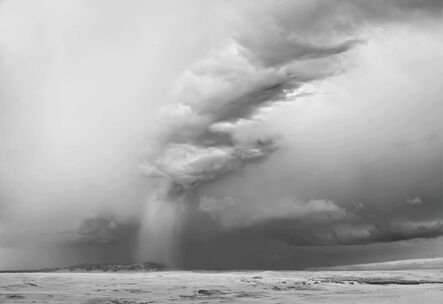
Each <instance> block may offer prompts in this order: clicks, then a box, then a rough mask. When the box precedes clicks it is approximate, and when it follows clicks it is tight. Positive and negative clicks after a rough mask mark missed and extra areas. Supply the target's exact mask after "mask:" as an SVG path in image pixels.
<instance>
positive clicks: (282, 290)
mask: <svg viewBox="0 0 443 304" xmlns="http://www.w3.org/2000/svg"><path fill="white" fill-rule="evenodd" d="M442 298H443V272H442V271H441V270H438V271H437V270H410V271H381V272H379V271H358V272H357V271H313V272H305V271H264V272H187V271H161V272H144V273H136V272H133V273H91V272H88V273H0V303H89V304H102V303H103V304H104V303H108V304H134V303H139V304H140V303H419V302H418V301H420V303H442V302H441V301H442Z"/></svg>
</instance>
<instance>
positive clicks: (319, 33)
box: [140, 1, 439, 262]
mask: <svg viewBox="0 0 443 304" xmlns="http://www.w3.org/2000/svg"><path fill="white" fill-rule="evenodd" d="M269 4H270V3H264V4H263V5H260V6H258V7H252V6H251V3H249V2H242V3H241V4H239V6H240V8H241V10H240V11H242V9H245V8H246V10H244V11H243V13H244V16H243V15H242V17H243V18H245V19H247V20H249V18H256V19H254V20H252V21H245V22H244V24H241V26H243V27H241V26H240V29H236V31H234V33H230V34H229V35H228V39H226V41H224V42H222V43H221V45H220V46H219V48H217V49H214V50H213V51H212V53H210V54H208V55H207V56H206V57H205V58H203V59H201V60H199V61H198V62H195V63H194V64H193V65H191V66H190V67H189V68H188V69H187V70H186V71H185V72H184V73H183V74H182V75H181V77H179V79H178V81H177V83H176V87H175V90H174V94H173V96H174V97H173V99H172V101H171V102H169V103H168V104H167V105H165V106H164V107H163V108H162V111H161V115H160V117H159V120H158V124H159V125H160V124H161V125H162V131H161V132H160V134H158V136H157V138H156V140H154V142H155V143H152V142H151V144H152V145H153V146H154V148H151V151H150V153H149V156H148V157H147V161H146V162H145V163H144V164H143V166H142V167H143V171H144V172H145V173H146V174H147V175H148V176H150V177H152V178H155V179H158V181H157V186H156V187H157V190H155V191H154V194H153V196H152V197H151V198H150V199H149V200H148V203H147V209H146V211H145V212H146V216H145V219H144V220H143V223H144V224H143V226H144V227H143V228H142V233H141V236H140V237H141V251H142V253H141V255H142V256H143V257H145V258H146V257H148V258H154V259H156V260H158V259H159V257H160V258H163V259H164V260H166V261H167V262H171V261H173V260H175V258H176V256H174V255H175V254H177V252H178V251H179V248H178V246H179V240H180V231H181V230H182V228H183V227H182V225H183V224H184V222H183V221H184V220H185V218H186V210H187V208H188V206H190V205H195V204H196V203H198V202H199V201H200V198H199V197H198V195H197V192H198V189H199V188H201V187H202V185H205V184H208V183H215V182H217V181H218V180H220V179H221V178H223V177H224V176H226V175H227V174H229V173H232V172H234V171H236V170H238V169H240V168H242V167H243V166H245V165H246V164H248V163H252V162H257V161H262V160H264V159H266V157H268V156H269V155H270V154H271V153H272V152H273V151H275V150H276V149H277V143H276V136H275V134H268V133H269V132H268V133H267V132H260V131H255V132H254V131H251V130H253V129H254V127H255V126H258V125H260V120H261V117H262V116H263V115H265V113H266V111H268V110H269V109H271V108H273V107H276V106H278V105H279V104H280V103H282V102H288V101H294V100H296V99H297V96H298V95H299V94H303V86H304V85H305V84H308V83H311V82H313V81H316V80H320V79H323V78H325V77H329V76H332V75H335V74H338V73H340V72H341V71H342V70H343V68H342V67H341V66H340V65H339V64H336V61H335V60H334V58H335V57H336V55H338V54H341V53H344V52H347V51H348V50H350V49H351V48H352V47H354V46H356V45H357V44H359V43H360V41H361V40H359V39H356V38H354V36H355V30H356V29H357V28H359V27H361V26H364V25H366V24H368V23H371V22H388V21H399V20H402V19H403V18H404V17H405V16H408V15H409V16H411V15H415V16H419V15H420V14H423V13H425V14H428V13H429V12H432V11H433V8H436V7H439V3H438V2H435V1H428V2H427V3H426V5H419V4H418V2H417V1H405V2H395V1H391V2H389V3H388V4H385V5H382V6H383V7H384V8H385V9H384V10H383V11H381V10H380V9H379V7H380V3H379V2H378V1H376V3H372V2H371V3H368V2H363V1H355V2H350V1H333V2H331V3H329V4H326V3H324V2H318V1H313V2H312V3H311V2H309V3H306V2H297V1H295V2H285V1H282V2H280V5H276V6H273V5H269ZM343 11H346V12H347V14H343ZM245 12H246V13H245ZM263 12H266V17H264V16H263ZM254 14H256V16H255V17H254ZM153 251H155V252H156V253H155V254H154V255H153V254H152V252H153ZM167 253H169V254H170V255H169V256H168V254H167ZM173 253H175V254H173ZM171 254H172V255H171Z"/></svg>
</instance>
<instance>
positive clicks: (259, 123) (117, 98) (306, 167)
mask: <svg viewBox="0 0 443 304" xmlns="http://www.w3.org/2000/svg"><path fill="white" fill-rule="evenodd" d="M442 38H443V2H442V1H441V0H422V1H418V0H404V1H394V0H388V1H382V0H375V1H363V0H354V1H350V0H330V1H315V0H314V1H307V0H300V1H299V0H294V1H284V0H279V1H267V0H261V1H252V0H249V1H247V0H239V1H227V0H224V1H222V0H215V1H203V0H190V1H172V0H167V1H135V0H132V1H118V0H113V1H104V0H95V1H80V0H78V1H68V0H61V1H60V0H59V1H55V0H38V1H30V0H28V1H26V0H15V1H9V0H3V1H1V2H0V109H1V110H0V269H34V268H41V267H56V266H63V265H72V264H77V263H85V262H88V263H135V262H141V261H154V262H163V263H166V264H167V265H170V266H173V267H180V268H186V269H300V268H304V267H322V266H334V265H342V264H362V263H373V262H382V261H389V260H401V259H419V258H430V257H443V205H442V204H443V125H442V121H443V120H442V118H443V103H442V100H441V96H442V93H443V92H442V87H441V78H442V76H443V65H442V64H441V63H442V62H443V39H442Z"/></svg>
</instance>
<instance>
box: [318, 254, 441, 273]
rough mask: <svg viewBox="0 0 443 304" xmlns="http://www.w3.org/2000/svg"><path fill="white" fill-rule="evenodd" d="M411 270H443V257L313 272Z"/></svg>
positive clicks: (323, 268)
mask: <svg viewBox="0 0 443 304" xmlns="http://www.w3.org/2000/svg"><path fill="white" fill-rule="evenodd" d="M409 269H411V270H412V269H414V270H416V269H435V270H437V269H443V257H441V258H428V259H411V260H399V261H390V262H381V263H368V264H353V265H341V266H333V267H319V268H315V269H312V270H345V271H346V270H360V271H365V270H409Z"/></svg>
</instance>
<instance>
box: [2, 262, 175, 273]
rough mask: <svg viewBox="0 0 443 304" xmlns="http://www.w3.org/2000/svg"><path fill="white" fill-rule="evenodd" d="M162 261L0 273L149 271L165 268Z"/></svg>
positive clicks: (81, 265)
mask: <svg viewBox="0 0 443 304" xmlns="http://www.w3.org/2000/svg"><path fill="white" fill-rule="evenodd" d="M166 269H167V267H166V266H165V265H164V264H162V263H154V262H144V263H138V264H109V263H102V264H87V263H85V264H78V265H72V266H67V267H57V268H43V269H28V270H25V269H23V270H0V273H5V272H6V273H7V272H12V273H24V272H149V271H160V270H166Z"/></svg>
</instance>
